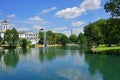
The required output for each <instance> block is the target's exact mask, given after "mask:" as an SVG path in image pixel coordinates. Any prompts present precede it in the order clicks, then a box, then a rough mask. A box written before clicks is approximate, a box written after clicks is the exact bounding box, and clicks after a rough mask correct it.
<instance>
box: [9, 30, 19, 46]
mask: <svg viewBox="0 0 120 80" xmlns="http://www.w3.org/2000/svg"><path fill="white" fill-rule="evenodd" d="M11 33H12V37H13V38H12V44H13V45H16V44H17V43H18V40H19V33H18V32H17V30H16V29H15V28H13V29H12V30H11Z"/></svg>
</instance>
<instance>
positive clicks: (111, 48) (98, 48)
mask: <svg viewBox="0 0 120 80" xmlns="http://www.w3.org/2000/svg"><path fill="white" fill-rule="evenodd" d="M116 49H120V46H111V47H107V46H105V45H100V46H99V47H97V48H95V47H94V46H93V47H92V49H91V50H92V51H96V52H101V51H106V50H116Z"/></svg>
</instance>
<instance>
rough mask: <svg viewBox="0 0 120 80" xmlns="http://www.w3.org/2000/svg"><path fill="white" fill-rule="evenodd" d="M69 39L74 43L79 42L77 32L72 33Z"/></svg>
mask: <svg viewBox="0 0 120 80" xmlns="http://www.w3.org/2000/svg"><path fill="white" fill-rule="evenodd" d="M69 40H70V41H71V42H73V43H77V36H76V35H75V34H71V35H70V37H69Z"/></svg>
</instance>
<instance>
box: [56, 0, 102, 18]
mask: <svg viewBox="0 0 120 80" xmlns="http://www.w3.org/2000/svg"><path fill="white" fill-rule="evenodd" d="M100 4H101V0H84V1H83V2H82V3H81V4H80V7H72V8H66V9H63V10H60V11H58V12H57V13H56V14H55V16H57V17H60V18H65V19H72V18H76V17H78V16H81V15H82V14H84V13H85V12H87V11H88V10H97V9H99V8H100Z"/></svg>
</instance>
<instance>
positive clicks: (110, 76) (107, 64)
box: [85, 54, 120, 80]
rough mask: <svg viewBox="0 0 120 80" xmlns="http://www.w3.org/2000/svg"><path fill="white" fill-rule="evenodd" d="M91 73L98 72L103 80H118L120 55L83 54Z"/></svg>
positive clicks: (119, 76) (119, 77)
mask: <svg viewBox="0 0 120 80" xmlns="http://www.w3.org/2000/svg"><path fill="white" fill-rule="evenodd" d="M85 60H86V62H87V63H88V64H89V71H90V73H91V74H92V75H94V74H96V72H98V71H99V72H100V73H101V74H102V76H103V79H104V80H120V69H119V68H120V63H119V61H120V57H119V56H113V55H88V54H87V55H85Z"/></svg>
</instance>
